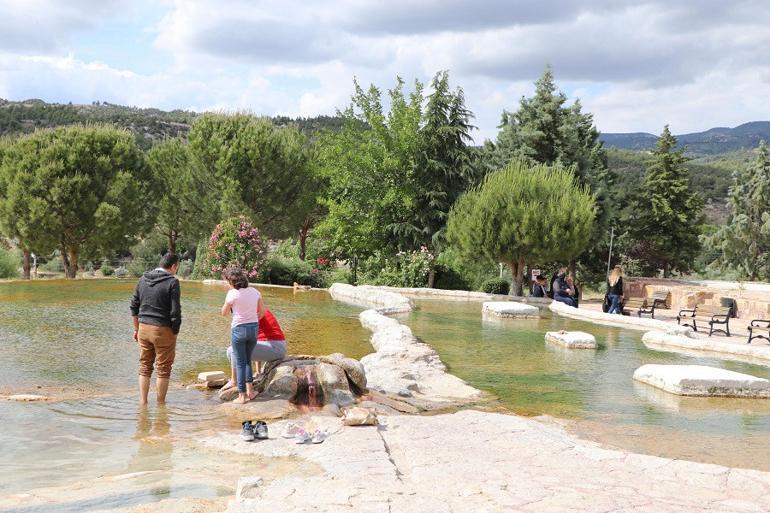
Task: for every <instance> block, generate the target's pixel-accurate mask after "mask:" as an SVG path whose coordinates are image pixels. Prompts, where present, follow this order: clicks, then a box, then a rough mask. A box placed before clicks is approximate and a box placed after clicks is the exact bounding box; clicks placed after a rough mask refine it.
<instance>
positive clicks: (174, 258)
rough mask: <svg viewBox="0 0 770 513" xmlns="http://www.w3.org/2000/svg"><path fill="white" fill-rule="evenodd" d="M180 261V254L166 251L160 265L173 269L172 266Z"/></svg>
mask: <svg viewBox="0 0 770 513" xmlns="http://www.w3.org/2000/svg"><path fill="white" fill-rule="evenodd" d="M178 263H179V255H177V254H176V253H166V254H165V255H163V256H162V257H161V258H160V264H159V265H160V266H161V267H162V268H163V269H171V266H173V265H176V264H178Z"/></svg>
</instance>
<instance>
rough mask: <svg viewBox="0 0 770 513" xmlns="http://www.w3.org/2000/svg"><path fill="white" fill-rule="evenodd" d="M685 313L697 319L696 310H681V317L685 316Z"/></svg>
mask: <svg viewBox="0 0 770 513" xmlns="http://www.w3.org/2000/svg"><path fill="white" fill-rule="evenodd" d="M684 313H688V314H690V317H695V308H692V309H686V310H679V316H682V314H684Z"/></svg>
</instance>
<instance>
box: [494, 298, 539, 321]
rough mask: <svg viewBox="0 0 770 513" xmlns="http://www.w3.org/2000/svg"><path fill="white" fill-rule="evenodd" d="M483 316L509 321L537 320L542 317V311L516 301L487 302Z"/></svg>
mask: <svg viewBox="0 0 770 513" xmlns="http://www.w3.org/2000/svg"><path fill="white" fill-rule="evenodd" d="M481 314H482V315H484V316H494V317H502V318H508V319H510V318H513V319H517V318H518V319H536V318H538V317H540V309H539V308H538V307H536V306H531V305H525V304H524V303H517V302H516V301H487V302H485V303H484V305H483V306H482V307H481Z"/></svg>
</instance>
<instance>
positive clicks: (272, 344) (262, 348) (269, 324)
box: [222, 309, 286, 390]
mask: <svg viewBox="0 0 770 513" xmlns="http://www.w3.org/2000/svg"><path fill="white" fill-rule="evenodd" d="M285 357H286V335H284V334H283V330H281V325H280V324H278V320H277V319H276V318H275V316H274V315H273V312H271V311H270V309H267V310H265V315H264V316H263V317H262V318H261V319H260V320H259V333H258V334H257V345H256V346H255V347H254V351H253V352H252V353H251V360H252V361H256V362H257V372H259V371H260V366H261V364H262V362H271V361H273V360H282V359H284V358H285ZM227 359H228V360H229V361H230V381H228V382H227V384H226V385H225V386H224V387H222V388H223V390H226V389H228V388H232V387H234V386H235V383H236V380H235V368H234V367H233V348H232V346H230V347H228V348H227Z"/></svg>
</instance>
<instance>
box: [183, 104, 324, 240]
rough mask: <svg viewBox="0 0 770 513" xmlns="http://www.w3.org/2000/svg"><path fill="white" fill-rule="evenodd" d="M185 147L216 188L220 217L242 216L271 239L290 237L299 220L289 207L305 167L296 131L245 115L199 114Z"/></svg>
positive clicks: (306, 161)
mask: <svg viewBox="0 0 770 513" xmlns="http://www.w3.org/2000/svg"><path fill="white" fill-rule="evenodd" d="M189 141H190V148H191V150H192V152H193V155H194V156H195V158H196V159H197V160H198V162H200V164H201V165H202V166H203V168H204V170H205V172H206V173H208V174H209V175H210V176H212V177H214V178H215V179H216V181H217V182H218V183H219V190H218V192H217V194H218V195H219V197H220V205H219V211H220V215H221V216H222V217H225V218H227V217H232V216H237V215H241V214H246V215H247V216H248V217H250V218H252V219H253V220H254V221H255V222H256V223H258V225H259V226H260V227H262V228H263V232H264V233H265V234H267V235H268V236H271V237H282V236H286V235H289V234H293V233H295V231H296V230H297V229H298V228H299V226H300V224H301V222H302V216H301V213H299V212H298V211H297V210H295V209H294V208H292V207H293V206H294V204H295V203H296V202H297V201H298V199H299V198H300V197H301V195H302V194H303V190H304V189H303V188H304V187H305V186H306V185H307V180H306V177H307V173H308V166H309V159H308V142H307V139H306V138H305V137H304V136H303V135H301V134H300V133H299V131H298V130H297V129H296V128H294V127H285V128H276V127H274V126H273V125H272V123H271V122H270V121H269V120H268V119H264V118H256V117H254V116H251V115H248V114H234V115H227V114H205V115H203V116H201V117H199V118H198V119H196V120H195V122H194V123H193V125H192V128H191V129H190V135H189Z"/></svg>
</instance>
